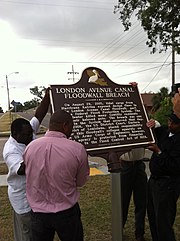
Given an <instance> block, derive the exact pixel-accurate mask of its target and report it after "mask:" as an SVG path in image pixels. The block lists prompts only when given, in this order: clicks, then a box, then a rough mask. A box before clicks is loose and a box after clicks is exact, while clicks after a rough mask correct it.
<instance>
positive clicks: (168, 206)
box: [147, 113, 180, 241]
mask: <svg viewBox="0 0 180 241" xmlns="http://www.w3.org/2000/svg"><path fill="white" fill-rule="evenodd" d="M151 124H152V121H151ZM147 126H149V127H152V126H150V125H149V123H147ZM155 135H156V138H157V144H150V145H149V150H151V151H153V154H152V157H151V160H150V166H149V167H150V171H151V176H150V179H149V181H148V204H147V212H148V219H149V224H150V230H151V235H152V240H153V241H176V238H175V234H174V231H173V224H174V221H175V218H176V206H177V200H178V198H179V196H180V119H179V118H178V117H177V115H176V114H174V113H173V114H171V115H170V116H169V119H168V126H167V127H164V126H161V127H158V128H155Z"/></svg>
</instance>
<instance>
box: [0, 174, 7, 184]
mask: <svg viewBox="0 0 180 241" xmlns="http://www.w3.org/2000/svg"><path fill="white" fill-rule="evenodd" d="M0 186H7V175H0Z"/></svg>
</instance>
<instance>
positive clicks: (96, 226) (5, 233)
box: [0, 175, 180, 241]
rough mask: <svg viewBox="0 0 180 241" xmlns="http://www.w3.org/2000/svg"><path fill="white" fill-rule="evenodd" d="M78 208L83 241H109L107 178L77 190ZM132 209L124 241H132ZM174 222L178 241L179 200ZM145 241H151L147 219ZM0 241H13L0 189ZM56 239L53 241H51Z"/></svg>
mask: <svg viewBox="0 0 180 241" xmlns="http://www.w3.org/2000/svg"><path fill="white" fill-rule="evenodd" d="M80 192H81V198H80V202H79V203H80V206H81V211H82V221H83V225H84V234H85V241H111V240H112V233H111V179H110V175H102V176H100V175H99V176H92V177H90V180H89V181H88V183H87V184H86V185H85V186H84V187H83V188H82V189H81V190H80ZM133 212H134V208H133V204H132V202H131V206H130V210H129V217H128V222H127V224H126V227H125V230H124V238H123V241H133V240H134V214H133ZM177 214H178V215H177V217H176V222H175V226H174V229H175V233H176V239H177V241H178V240H180V200H179V202H178V213H177ZM145 237H146V241H151V240H152V239H151V237H150V231H149V226H148V222H147V219H146V234H145ZM0 240H2V241H13V236H12V209H11V207H10V204H9V201H8V197H7V187H0ZM58 240H59V239H58V238H57V237H55V239H54V241H58Z"/></svg>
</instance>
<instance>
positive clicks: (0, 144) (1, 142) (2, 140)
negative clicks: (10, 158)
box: [0, 137, 8, 162]
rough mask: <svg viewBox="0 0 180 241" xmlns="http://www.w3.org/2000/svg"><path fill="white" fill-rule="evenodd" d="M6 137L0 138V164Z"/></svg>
mask: <svg viewBox="0 0 180 241" xmlns="http://www.w3.org/2000/svg"><path fill="white" fill-rule="evenodd" d="M7 139H8V138H7V137H0V162H2V161H3V156H2V151H3V147H4V144H5V142H6V141H7Z"/></svg>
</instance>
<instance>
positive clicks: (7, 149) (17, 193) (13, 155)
mask: <svg viewBox="0 0 180 241" xmlns="http://www.w3.org/2000/svg"><path fill="white" fill-rule="evenodd" d="M30 124H31V126H32V128H33V132H34V134H35V133H37V131H38V129H39V125H40V124H39V121H38V119H37V118H36V117H33V118H32V119H31V121H30ZM25 148H26V145H25V144H22V143H18V142H17V141H16V140H15V139H14V138H13V137H12V136H10V137H9V139H8V140H7V142H6V143H5V145H4V149H3V158H4V160H5V162H6V165H7V166H8V170H9V172H8V175H7V183H8V196H9V200H10V203H11V205H12V207H13V209H14V211H15V212H16V213H18V214H23V213H27V212H29V211H30V210H31V208H30V206H29V204H28V201H27V199H26V177H25V175H18V174H17V171H18V169H19V167H20V165H21V162H22V161H23V157H22V155H23V152H24V150H25Z"/></svg>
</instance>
